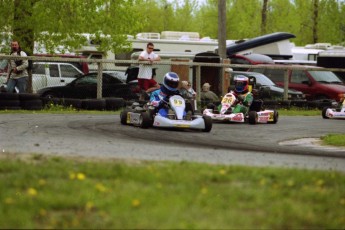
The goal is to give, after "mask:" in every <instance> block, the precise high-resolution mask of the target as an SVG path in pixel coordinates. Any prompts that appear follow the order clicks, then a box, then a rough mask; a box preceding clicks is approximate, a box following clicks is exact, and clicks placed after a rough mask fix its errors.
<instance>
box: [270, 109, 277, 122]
mask: <svg viewBox="0 0 345 230" xmlns="http://www.w3.org/2000/svg"><path fill="white" fill-rule="evenodd" d="M278 118H279V114H278V111H276V110H274V112H273V121H271V122H270V123H271V124H276V123H277V122H278Z"/></svg>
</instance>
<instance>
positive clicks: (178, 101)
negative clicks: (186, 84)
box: [172, 99, 183, 107]
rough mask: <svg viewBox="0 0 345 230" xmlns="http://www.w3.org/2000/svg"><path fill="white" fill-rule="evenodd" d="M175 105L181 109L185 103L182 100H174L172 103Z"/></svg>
mask: <svg viewBox="0 0 345 230" xmlns="http://www.w3.org/2000/svg"><path fill="white" fill-rule="evenodd" d="M172 103H173V105H174V106H176V107H179V106H182V105H183V101H182V100H179V99H174V100H173V101H172Z"/></svg>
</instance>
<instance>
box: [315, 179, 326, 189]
mask: <svg viewBox="0 0 345 230" xmlns="http://www.w3.org/2000/svg"><path fill="white" fill-rule="evenodd" d="M324 184H325V181H324V180H322V179H320V180H317V181H316V182H315V185H317V186H319V187H322V186H323V185H324Z"/></svg>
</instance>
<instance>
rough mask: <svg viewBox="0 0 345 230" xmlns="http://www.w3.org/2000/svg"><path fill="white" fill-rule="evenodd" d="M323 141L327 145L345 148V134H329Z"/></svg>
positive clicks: (322, 138)
mask: <svg viewBox="0 0 345 230" xmlns="http://www.w3.org/2000/svg"><path fill="white" fill-rule="evenodd" d="M321 140H322V142H323V143H324V144H326V145H334V146H345V134H328V135H326V136H324V137H321Z"/></svg>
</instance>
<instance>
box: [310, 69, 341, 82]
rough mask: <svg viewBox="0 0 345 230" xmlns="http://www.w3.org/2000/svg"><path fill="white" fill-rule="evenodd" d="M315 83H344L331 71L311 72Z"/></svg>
mask: <svg viewBox="0 0 345 230" xmlns="http://www.w3.org/2000/svg"><path fill="white" fill-rule="evenodd" d="M309 73H310V75H311V76H313V78H314V79H315V81H318V82H323V83H333V84H342V81H341V80H340V79H339V78H338V77H337V75H335V74H334V73H333V72H331V71H309Z"/></svg>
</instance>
